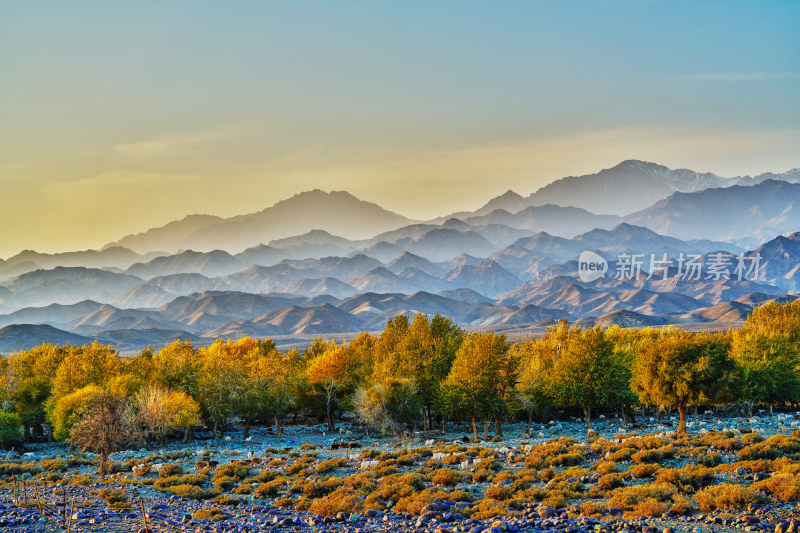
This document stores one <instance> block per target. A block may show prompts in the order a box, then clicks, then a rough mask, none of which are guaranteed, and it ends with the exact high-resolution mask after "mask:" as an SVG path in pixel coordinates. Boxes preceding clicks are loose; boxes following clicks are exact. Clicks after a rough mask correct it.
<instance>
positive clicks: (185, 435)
mask: <svg viewBox="0 0 800 533" xmlns="http://www.w3.org/2000/svg"><path fill="white" fill-rule="evenodd" d="M190 429H191V426H186V427H185V428H183V442H184V443H186V442H189V430H190Z"/></svg>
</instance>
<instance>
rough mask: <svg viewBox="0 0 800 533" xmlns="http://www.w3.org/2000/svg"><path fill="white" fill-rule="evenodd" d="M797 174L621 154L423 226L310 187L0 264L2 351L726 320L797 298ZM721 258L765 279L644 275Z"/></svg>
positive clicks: (799, 241)
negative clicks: (398, 318)
mask: <svg viewBox="0 0 800 533" xmlns="http://www.w3.org/2000/svg"><path fill="white" fill-rule="evenodd" d="M797 174H798V171H790V172H788V173H785V174H782V175H760V176H756V177H753V178H731V179H728V178H720V177H718V176H715V175H713V174H701V173H695V172H692V171H688V170H675V171H673V170H670V169H667V168H666V167H661V166H659V165H653V164H651V163H644V162H638V161H626V162H623V163H621V164H620V165H617V167H614V168H613V169H608V170H604V171H601V172H599V173H597V174H593V175H589V176H582V177H576V178H565V179H564V180H559V181H558V182H555V183H554V184H552V185H553V186H552V187H551V186H548V187H545V188H543V189H541V190H540V191H538V192H537V193H534V194H533V195H531V196H530V197H528V198H524V197H522V196H520V195H518V194H516V193H513V192H508V193H506V194H504V195H502V196H500V197H498V198H495V199H493V200H491V201H489V202H488V203H487V204H486V205H485V206H484V207H483V208H481V209H479V210H476V211H475V212H464V213H458V214H455V215H450V216H447V217H442V218H441V219H437V220H433V221H428V222H417V221H411V220H408V219H405V218H403V217H401V216H400V215H396V214H394V213H391V212H389V211H386V210H383V209H382V208H380V207H379V206H376V205H375V204H369V203H367V202H362V201H360V200H358V199H357V198H355V197H353V196H352V195H349V194H347V193H324V192H321V191H311V192H309V193H303V194H299V195H296V196H294V197H292V198H290V199H288V200H285V201H283V202H278V203H277V204H275V205H274V206H272V207H270V208H267V209H265V210H263V211H261V212H259V213H254V214H251V215H242V216H241V217H232V218H230V219H221V218H219V217H207V216H197V217H187V218H185V219H183V220H181V221H176V222H174V223H170V224H167V225H166V226H163V227H161V228H156V229H153V230H150V231H148V232H144V233H142V234H139V235H135V236H128V237H125V238H123V239H120V241H117V242H116V243H113V244H114V246H111V245H109V246H108V247H106V248H105V249H103V250H101V251H91V250H90V251H84V252H70V253H64V254H41V253H37V252H33V251H25V252H22V253H20V254H17V255H16V256H14V257H11V258H8V259H7V260H5V261H3V260H0V313H3V314H0V327H6V326H14V325H25V327H19V328H14V327H12V328H10V329H6V330H4V331H3V332H2V334H0V349H2V347H3V346H5V347H12V348H13V347H15V346H17V347H18V346H23V345H26V344H25V343H29V342H31V340H32V339H34V338H35V336H36V334H37V332H38V333H40V334H41V335H42V339H43V342H44V340H46V339H70V338H72V339H78V338H98V339H100V340H102V341H103V342H110V343H113V344H116V345H117V346H119V347H120V348H121V349H123V350H128V351H135V350H138V349H139V348H141V347H143V346H146V345H148V344H154V345H158V344H163V343H164V342H169V341H170V340H172V339H177V338H186V337H191V338H193V339H196V340H197V342H209V341H210V340H211V339H213V338H216V337H237V336H242V335H256V336H273V337H276V338H278V339H279V344H281V343H283V345H291V344H292V343H297V342H304V341H305V340H307V339H308V338H310V337H309V336H313V335H317V334H347V333H353V332H356V331H361V330H380V329H382V328H383V326H384V324H385V322H386V320H388V319H389V318H391V317H392V316H394V315H397V314H401V313H402V314H406V315H409V316H411V315H413V314H415V313H417V312H423V313H431V314H432V313H437V312H439V313H442V314H446V315H448V316H451V317H453V318H454V319H455V320H456V321H457V322H458V323H459V324H460V325H462V326H464V327H479V328H495V329H501V330H504V331H517V330H519V331H522V330H521V329H520V328H523V329H524V328H533V330H531V331H534V330H536V328H540V329H541V328H543V327H544V326H545V325H546V324H548V323H550V322H551V321H552V320H556V319H559V318H568V319H570V320H573V321H577V323H579V324H581V325H586V326H590V325H594V324H597V325H603V326H608V325H611V324H619V325H623V326H644V325H661V324H698V323H701V324H703V323H708V324H713V323H728V322H736V321H737V320H742V319H743V318H744V317H746V315H747V313H749V312H750V310H752V309H753V307H754V306H755V305H758V304H759V303H762V302H764V301H767V300H770V299H775V298H794V295H793V294H791V292H792V291H795V290H797V289H798V283H797V282H796V281H795V278H796V273H797V272H798V271H800V237H798V235H800V233H794V231H796V230H798V229H800V214H799V213H798V211H797V209H796V208H795V205H800V204H797V202H798V200H800V184H795V183H792V180H796V181H797V180H798V178H800V176H798V175H797ZM764 176H769V177H770V179H766V178H764ZM776 176H780V177H782V178H785V179H784V180H775V179H772V178H775V177H776ZM720 185H721V186H720ZM707 186H708V187H711V188H705V187H707ZM580 187H585V189H586V192H585V193H581V194H586V195H594V196H595V200H594V202H595V203H594V204H592V205H593V206H595V207H596V206H597V205H601V203H602V202H603V201H604V200H603V198H605V196H604V195H612V196H616V197H618V198H621V199H622V201H623V203H625V204H626V205H627V204H628V203H630V202H628V199H626V198H627V197H626V196H625V195H626V194H629V193H630V194H633V192H632V191H634V192H635V191H639V190H640V189H646V190H647V191H649V192H648V193H647V194H649V195H650V196H648V198H656V197H659V196H660V198H656V200H655V201H654V202H653V203H652V205H648V206H646V208H645V209H642V210H639V211H638V212H636V213H632V214H629V215H627V216H625V217H624V218H623V217H620V216H618V215H617V214H610V215H597V214H594V213H593V212H592V210H591V209H586V208H584V207H582V206H578V207H575V206H560V205H555V203H554V202H555V201H556V200H558V201H562V200H561V198H562V197H561V196H559V195H564V194H567V193H568V192H569V191H573V189H574V190H575V191H577V189H578V188H580ZM701 188H702V190H695V189H701ZM569 194H572V193H569ZM581 194H579V193H578V192H575V194H574V198H576V199H577V200H580V201H583V200H581ZM577 200H576V202H574V203H576V204H579V203H580V201H577ZM539 201H541V202H543V205H533V204H534V203H536V202H539ZM609 205H612V204H609ZM298 221H300V222H298ZM781 234H785V235H781ZM123 243H125V244H129V245H131V246H133V247H134V248H135V250H132V249H127V248H123V247H121V246H119V244H123ZM192 243H194V244H195V245H197V246H195V247H194V248H193V247H192ZM199 243H202V245H199ZM217 245H218V246H217ZM151 246H153V247H154V248H150V247H151ZM158 247H161V248H160V249H159V248H158ZM165 250H166V251H165ZM587 250H592V251H594V252H596V253H597V254H599V255H600V256H602V257H604V258H605V259H606V260H607V261H608V268H609V273H608V274H609V275H607V276H605V277H602V278H601V279H598V280H595V281H592V282H585V281H582V280H581V279H580V276H579V275H578V274H579V272H578V264H577V259H578V256H579V255H580V253H581V252H583V251H587ZM748 250H749V251H748ZM719 251H725V252H726V253H728V254H730V258H731V260H732V261H734V262H735V257H737V256H738V255H739V254H743V253H744V256H743V257H746V258H747V259H748V260H752V259H753V258H754V257H755V256H756V255H758V257H759V258H760V265H759V270H758V272H757V274H758V280H757V281H752V280H750V279H748V280H736V279H706V278H700V279H688V280H687V279H683V278H682V277H681V276H680V273H679V272H676V271H675V269H674V268H672V269H671V270H669V271H668V272H667V273H666V274H664V275H662V274H661V273H658V274H657V275H653V274H655V273H652V274H651V273H649V272H648V268H649V265H647V264H646V260H647V258H648V257H649V256H650V255H651V254H652V255H653V256H663V254H667V255H668V256H669V257H670V258H673V259H675V258H677V257H678V256H679V255H680V254H698V255H701V256H703V261H704V262H706V263H709V262H711V261H712V260H713V257H714V256H715V254H716V252H719ZM620 254H639V255H640V256H642V257H643V258H644V262H645V265H644V268H643V270H642V273H640V274H639V275H638V276H635V277H633V278H629V279H616V278H615V277H613V275H612V274H613V273H614V270H615V268H617V267H618V266H619V265H618V263H617V261H618V258H619V257H620ZM44 326H47V328H50V329H47V328H44V329H43V327H44ZM69 335H73V336H74V337H69ZM15 336H16V337H19V338H16V340H15Z"/></svg>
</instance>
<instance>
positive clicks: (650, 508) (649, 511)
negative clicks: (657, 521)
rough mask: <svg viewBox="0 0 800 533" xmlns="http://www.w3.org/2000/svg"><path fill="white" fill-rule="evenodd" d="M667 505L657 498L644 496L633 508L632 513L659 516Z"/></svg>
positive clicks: (667, 507)
mask: <svg viewBox="0 0 800 533" xmlns="http://www.w3.org/2000/svg"><path fill="white" fill-rule="evenodd" d="M667 509H669V506H668V505H667V504H666V503H665V502H662V501H661V500H659V499H658V498H645V499H644V500H642V501H640V502H639V503H637V504H636V506H635V507H634V508H633V512H634V514H637V515H641V516H661V515H662V514H664V513H666V512H667Z"/></svg>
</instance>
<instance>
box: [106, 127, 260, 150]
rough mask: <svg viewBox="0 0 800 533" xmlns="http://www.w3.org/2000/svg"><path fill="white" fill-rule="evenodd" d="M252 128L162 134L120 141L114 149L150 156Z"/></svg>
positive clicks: (244, 131) (222, 137)
mask: <svg viewBox="0 0 800 533" xmlns="http://www.w3.org/2000/svg"><path fill="white" fill-rule="evenodd" d="M251 133H253V132H252V130H244V129H234V128H227V127H226V128H220V129H218V130H215V131H209V132H203V133H196V134H191V135H164V136H161V137H159V138H157V139H152V140H149V141H137V142H132V143H120V144H118V145H116V146H115V148H116V150H117V151H118V152H120V153H123V154H126V155H134V156H139V157H150V156H156V155H164V154H169V153H173V152H178V151H184V150H186V149H189V148H192V147H194V146H197V145H200V144H204V143H208V142H213V141H218V140H222V139H229V138H231V137H240V136H242V135H249V134H251Z"/></svg>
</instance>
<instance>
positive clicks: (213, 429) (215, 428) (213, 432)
mask: <svg viewBox="0 0 800 533" xmlns="http://www.w3.org/2000/svg"><path fill="white" fill-rule="evenodd" d="M211 433H212V434H213V435H214V440H217V419H216V418H215V419H214V427H212V428H211Z"/></svg>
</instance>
